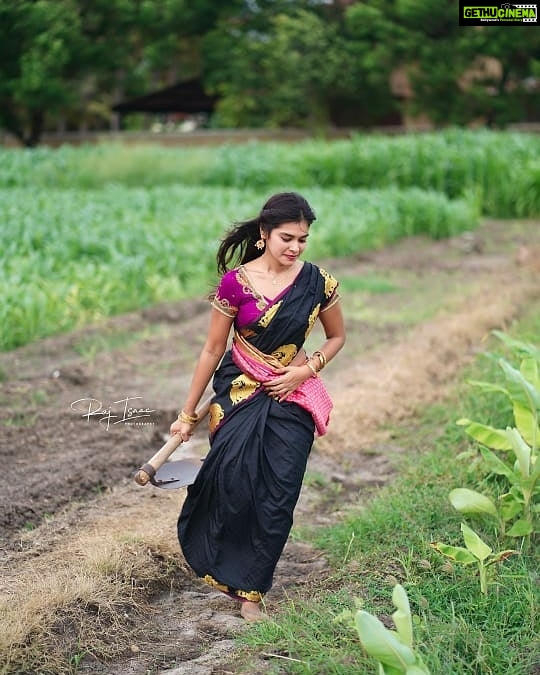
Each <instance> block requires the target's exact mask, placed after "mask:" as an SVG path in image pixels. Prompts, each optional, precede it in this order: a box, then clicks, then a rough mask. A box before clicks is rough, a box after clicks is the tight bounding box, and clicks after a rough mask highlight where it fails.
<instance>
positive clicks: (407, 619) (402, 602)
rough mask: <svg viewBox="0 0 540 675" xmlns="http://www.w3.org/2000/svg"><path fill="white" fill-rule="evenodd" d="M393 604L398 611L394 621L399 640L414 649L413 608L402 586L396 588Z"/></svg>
mask: <svg viewBox="0 0 540 675" xmlns="http://www.w3.org/2000/svg"><path fill="white" fill-rule="evenodd" d="M392 602H393V603H394V605H395V606H396V607H397V611H395V612H394V613H393V614H392V619H393V620H394V624H395V625H396V629H397V632H398V635H399V639H400V640H401V641H402V642H403V643H404V644H406V645H407V646H409V647H411V649H412V646H413V627H412V618H411V607H410V605H409V598H408V597H407V593H406V592H405V589H404V588H403V586H401V585H400V584H396V585H395V586H394V590H393V591H392Z"/></svg>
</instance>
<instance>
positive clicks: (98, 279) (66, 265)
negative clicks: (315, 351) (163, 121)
mask: <svg viewBox="0 0 540 675" xmlns="http://www.w3.org/2000/svg"><path fill="white" fill-rule="evenodd" d="M539 156H540V137H538V136H535V135H530V134H529V135H528V134H520V133H511V132H493V131H487V130H476V131H467V130H457V129H455V130H446V131H444V132H434V133H429V134H414V135H408V136H407V135H406V136H401V137H394V138H389V137H384V136H377V135H373V136H361V135H358V136H355V137H354V138H351V139H349V140H341V141H333V142H328V141H324V140H313V139H312V140H306V141H302V142H299V143H295V144H289V143H245V144H242V145H234V146H227V145H223V146H219V147H199V148H163V147H161V146H139V147H137V146H135V147H133V146H131V147H130V146H122V145H95V146H86V147H69V146H65V147H62V148H59V149H57V150H53V149H50V148H37V149H33V150H20V149H18V150H14V149H6V148H0V350H1V351H5V350H9V349H13V348H15V347H18V346H21V345H24V344H27V343H28V342H31V341H33V340H36V339H39V338H42V337H46V336H49V335H54V334H57V333H59V332H63V331H69V330H72V329H74V328H77V327H80V326H84V325H88V324H90V323H94V322H96V321H99V320H100V319H103V318H105V317H109V316H112V315H115V314H119V313H123V312H128V311H132V310H136V309H140V308H142V307H147V306H149V305H154V304H157V303H160V302H163V301H174V300H178V299H181V298H185V297H189V296H195V295H197V296H203V295H206V293H207V292H208V291H209V290H210V288H211V287H212V284H213V283H215V271H214V255H215V251H216V249H217V246H218V243H219V240H220V238H221V236H222V235H223V232H224V230H225V229H226V228H227V227H229V226H230V225H231V224H232V223H233V222H234V221H237V220H242V219H245V218H251V217H253V216H254V215H256V214H257V212H258V210H259V208H260V206H261V204H262V203H263V202H264V200H265V199H266V198H267V197H268V196H269V195H270V194H272V193H273V192H276V191H279V190H298V191H300V192H303V193H304V194H305V195H306V197H307V198H308V199H309V201H310V202H311V203H312V205H313V206H314V208H315V211H316V213H317V220H316V221H315V223H314V225H313V229H312V231H313V234H312V236H311V237H310V244H309V250H308V255H309V257H310V258H311V259H313V260H315V261H316V260H318V259H323V258H328V257H338V256H347V255H356V254H358V253H359V252H361V251H369V250H374V249H379V248H382V247H384V246H387V245H388V244H390V243H392V242H396V241H398V240H400V239H402V238H404V237H411V236H417V235H423V236H429V237H432V238H444V237H449V236H452V235H456V234H459V233H461V232H464V231H467V230H474V229H475V228H476V227H477V225H478V223H479V219H480V216H481V215H482V214H484V215H491V216H496V217H501V218H510V217H512V218H526V217H527V218H533V217H536V216H538V215H539V214H540V163H539V162H538V157H539ZM372 281H373V284H374V285H372V287H371V288H366V289H365V290H367V291H368V292H383V291H388V292H390V291H391V290H392V289H391V288H390V287H386V288H384V287H383V286H381V284H380V283H378V284H377V283H376V281H377V280H372ZM345 283H346V284H347V283H349V284H351V283H354V282H352V281H346V282H345ZM356 283H357V284H358V283H359V282H356ZM365 283H366V284H367V283H368V281H367V280H366V282H365Z"/></svg>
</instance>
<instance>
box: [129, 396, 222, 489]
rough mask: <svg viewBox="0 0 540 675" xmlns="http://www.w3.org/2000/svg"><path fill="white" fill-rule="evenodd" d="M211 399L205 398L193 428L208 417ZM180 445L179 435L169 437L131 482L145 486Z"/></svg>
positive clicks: (180, 438)
mask: <svg viewBox="0 0 540 675" xmlns="http://www.w3.org/2000/svg"><path fill="white" fill-rule="evenodd" d="M212 398H213V397H212V396H210V397H209V398H207V399H206V401H205V402H204V403H203V404H202V405H201V407H200V408H199V410H198V411H197V415H198V420H197V422H196V424H195V425H194V428H195V427H196V426H197V425H198V424H199V423H200V422H202V420H203V419H204V418H205V417H206V416H207V415H208V411H209V410H210V403H211V401H212ZM181 443H182V437H181V436H180V434H174V436H171V437H170V438H169V440H168V441H167V442H166V443H165V444H164V445H162V446H161V448H160V449H159V450H158V451H157V452H156V454H155V455H153V456H152V457H151V458H150V459H149V460H148V461H147V462H145V463H144V464H143V465H142V466H141V468H140V469H139V470H138V471H137V472H136V473H135V475H134V476H133V480H134V481H135V482H136V483H137V484H138V485H146V484H147V483H148V482H149V481H150V479H151V478H153V477H154V476H155V474H156V471H157V470H158V469H159V467H160V466H162V465H163V464H165V462H166V461H167V460H168V459H169V457H170V456H171V455H172V453H173V452H174V451H175V450H176V448H177V447H178V446H179V445H180V444H181Z"/></svg>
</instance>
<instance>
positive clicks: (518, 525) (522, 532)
mask: <svg viewBox="0 0 540 675" xmlns="http://www.w3.org/2000/svg"><path fill="white" fill-rule="evenodd" d="M532 531H533V525H532V523H531V521H530V520H527V519H525V518H521V519H520V520H516V522H515V523H514V524H513V525H512V527H511V528H510V529H509V530H508V532H507V533H506V534H507V535H508V536H509V537H526V536H527V535H529V534H531V532H532Z"/></svg>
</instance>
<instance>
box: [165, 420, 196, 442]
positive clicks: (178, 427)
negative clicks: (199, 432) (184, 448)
mask: <svg viewBox="0 0 540 675" xmlns="http://www.w3.org/2000/svg"><path fill="white" fill-rule="evenodd" d="M194 428H195V425H194V424H188V423H187V422H181V421H180V420H175V421H174V422H173V423H172V424H171V428H170V430H169V431H170V434H171V436H174V435H175V434H178V435H179V436H181V438H182V441H184V442H186V441H189V439H190V438H191V437H192V436H193V431H194Z"/></svg>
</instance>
